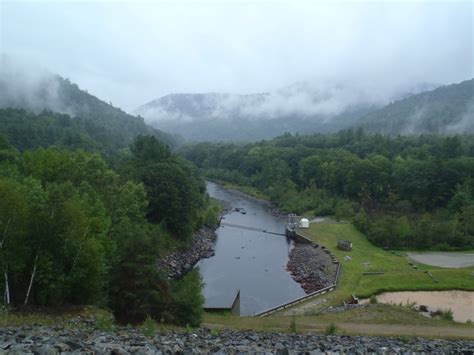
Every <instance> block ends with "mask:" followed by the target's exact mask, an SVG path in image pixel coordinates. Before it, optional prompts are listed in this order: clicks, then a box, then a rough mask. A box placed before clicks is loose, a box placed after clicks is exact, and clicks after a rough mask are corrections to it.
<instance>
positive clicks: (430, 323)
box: [203, 305, 474, 339]
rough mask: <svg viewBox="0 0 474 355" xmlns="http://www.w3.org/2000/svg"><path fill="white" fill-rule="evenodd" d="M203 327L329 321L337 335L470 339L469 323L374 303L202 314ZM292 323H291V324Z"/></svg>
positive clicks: (320, 328)
mask: <svg viewBox="0 0 474 355" xmlns="http://www.w3.org/2000/svg"><path fill="white" fill-rule="evenodd" d="M203 321H204V323H203V325H204V326H207V327H210V328H213V329H223V328H232V329H252V330H258V331H278V332H289V331H291V328H293V330H294V329H296V331H297V332H317V333H324V332H325V331H326V329H327V328H328V326H330V325H331V324H334V325H336V328H337V329H338V332H339V333H340V334H347V335H374V336H377V335H378V336H400V337H410V336H422V337H427V338H430V337H433V338H435V337H439V336H442V337H443V338H467V339H474V327H473V325H472V324H461V323H454V322H452V321H444V320H438V319H429V318H426V317H423V316H421V315H419V314H417V313H415V312H414V311H412V310H411V309H409V308H408V307H401V306H392V305H377V306H372V307H364V308H355V309H350V310H347V311H343V312H338V313H326V314H318V315H312V316H296V317H288V316H270V317H238V316H234V315H230V314H220V315H219V314H209V313H208V314H205V315H204V320H203ZM292 323H293V326H292Z"/></svg>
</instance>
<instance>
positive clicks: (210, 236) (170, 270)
mask: <svg viewBox="0 0 474 355" xmlns="http://www.w3.org/2000/svg"><path fill="white" fill-rule="evenodd" d="M215 241H216V233H215V231H214V230H213V229H211V228H209V227H201V228H200V229H199V230H198V231H197V232H196V233H194V235H193V239H192V241H191V245H190V246H189V247H188V248H187V249H183V250H177V251H175V252H172V253H170V254H168V255H166V256H164V257H163V258H161V259H159V260H158V263H157V265H158V268H159V269H160V270H162V271H163V272H164V273H165V275H166V276H167V277H168V278H170V279H178V278H180V277H182V276H183V275H184V274H186V273H187V272H188V271H190V270H191V269H192V268H193V267H194V265H196V263H197V262H198V261H199V260H201V259H206V258H210V257H212V256H214V246H215Z"/></svg>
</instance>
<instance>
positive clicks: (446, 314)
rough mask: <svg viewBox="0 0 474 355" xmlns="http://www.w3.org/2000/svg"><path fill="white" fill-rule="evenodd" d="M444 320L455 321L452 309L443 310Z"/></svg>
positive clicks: (441, 316) (441, 315)
mask: <svg viewBox="0 0 474 355" xmlns="http://www.w3.org/2000/svg"><path fill="white" fill-rule="evenodd" d="M439 317H440V318H441V319H442V320H453V311H452V310H451V309H449V308H448V309H445V310H441V312H440V316H439Z"/></svg>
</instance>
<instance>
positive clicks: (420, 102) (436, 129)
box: [359, 79, 474, 135]
mask: <svg viewBox="0 0 474 355" xmlns="http://www.w3.org/2000/svg"><path fill="white" fill-rule="evenodd" d="M359 125H361V126H362V127H363V128H365V129H366V130H368V131H371V132H378V133H382V134H390V135H397V134H414V133H415V134H421V133H430V134H446V133H463V132H468V133H474V79H471V80H466V81H463V82H461V83H459V84H452V85H447V86H442V87H439V88H437V89H435V90H432V91H426V92H422V93H420V94H417V95H412V96H409V97H407V98H405V99H403V100H398V101H395V102H392V103H391V104H389V105H387V106H385V107H383V108H381V109H379V110H377V111H375V112H372V113H369V114H368V115H366V116H365V117H363V118H362V119H361V120H360V122H359Z"/></svg>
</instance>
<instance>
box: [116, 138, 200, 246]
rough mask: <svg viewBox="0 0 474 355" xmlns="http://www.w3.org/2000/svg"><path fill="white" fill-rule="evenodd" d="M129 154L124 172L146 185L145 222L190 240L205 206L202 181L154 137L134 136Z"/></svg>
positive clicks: (190, 168)
mask: <svg viewBox="0 0 474 355" xmlns="http://www.w3.org/2000/svg"><path fill="white" fill-rule="evenodd" d="M132 153H133V156H132V158H131V159H130V160H129V161H128V162H127V163H126V165H125V167H124V168H123V170H124V171H126V174H127V175H129V176H132V177H134V178H135V179H137V180H139V181H141V182H142V183H143V185H144V186H145V189H146V192H147V196H148V200H149V204H148V208H147V218H148V220H149V221H150V222H152V223H156V224H163V225H165V226H166V228H167V229H168V231H169V232H170V233H171V234H172V235H173V236H175V237H177V238H178V239H189V238H190V237H191V234H192V232H193V231H194V229H195V228H196V227H197V226H198V225H199V222H200V220H199V217H200V214H201V210H202V209H203V208H204V207H205V200H204V192H205V185H204V182H203V180H202V179H201V178H200V176H199V175H198V173H197V172H196V171H195V169H193V167H192V166H191V165H190V164H189V163H188V162H186V161H184V160H182V159H180V158H179V157H178V156H175V155H173V154H171V152H170V150H169V148H168V147H167V146H166V145H164V144H163V143H161V142H160V141H159V140H158V139H156V138H155V137H153V136H139V137H137V138H136V139H135V141H134V145H133V146H132Z"/></svg>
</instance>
